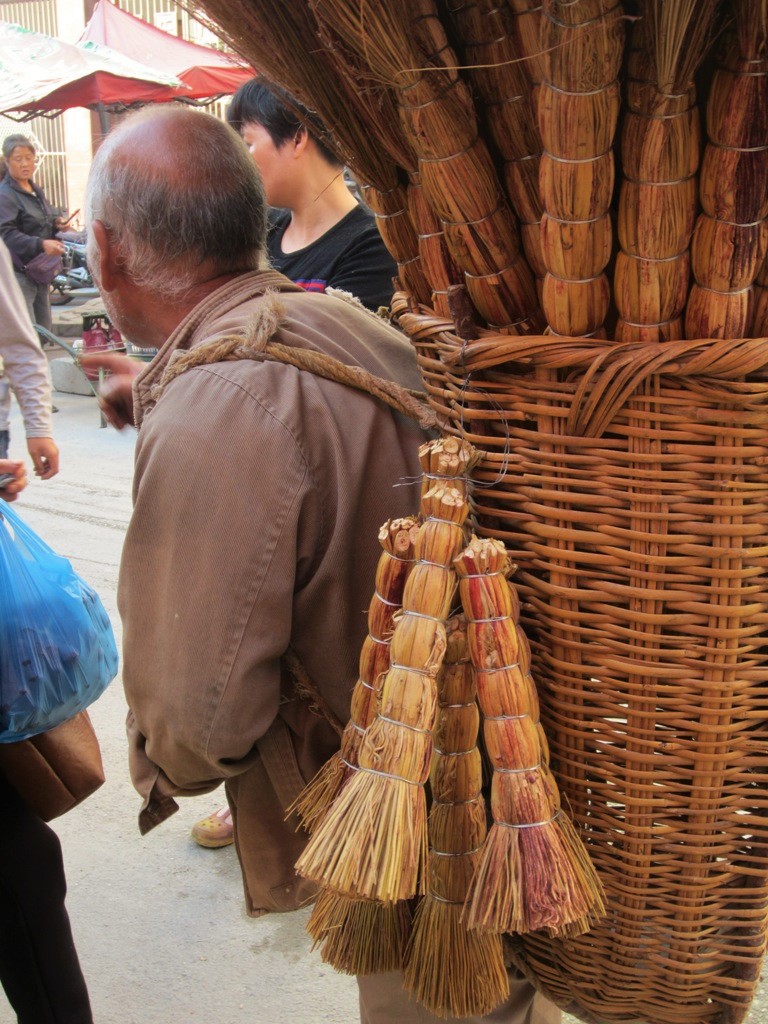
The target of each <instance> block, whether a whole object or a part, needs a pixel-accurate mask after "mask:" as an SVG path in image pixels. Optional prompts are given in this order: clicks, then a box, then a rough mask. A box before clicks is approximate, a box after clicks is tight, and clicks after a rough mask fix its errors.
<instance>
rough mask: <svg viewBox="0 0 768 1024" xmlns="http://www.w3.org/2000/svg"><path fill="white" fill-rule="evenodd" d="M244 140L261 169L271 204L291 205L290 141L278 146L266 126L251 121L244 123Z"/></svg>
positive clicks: (268, 201) (265, 189)
mask: <svg viewBox="0 0 768 1024" xmlns="http://www.w3.org/2000/svg"><path fill="white" fill-rule="evenodd" d="M242 134H243V141H244V142H245V144H246V146H247V147H248V152H249V153H250V154H251V156H252V157H253V162H254V163H255V164H256V166H257V167H258V169H259V174H261V180H262V182H263V183H264V192H265V193H266V196H267V203H268V204H269V205H270V206H280V207H289V206H290V205H291V204H290V202H289V201H288V199H289V196H288V195H287V194H286V193H287V186H288V184H289V181H290V178H289V175H290V171H291V160H290V157H291V149H292V147H291V146H290V145H289V144H288V143H284V144H283V145H282V146H276V145H275V144H274V142H273V141H272V138H271V137H270V134H269V132H268V131H267V129H266V128H264V127H262V125H260V124H255V123H254V122H249V123H247V124H244V125H243V130H242Z"/></svg>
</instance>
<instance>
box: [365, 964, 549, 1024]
mask: <svg viewBox="0 0 768 1024" xmlns="http://www.w3.org/2000/svg"><path fill="white" fill-rule="evenodd" d="M357 984H358V988H359V989H360V1024H392V1022H395V1021H396V1022H397V1024H445V1020H444V1019H443V1018H441V1017H435V1016H433V1015H432V1014H431V1013H429V1012H428V1011H427V1010H425V1009H424V1007H423V1006H420V1005H419V1004H418V1003H417V1002H415V1001H414V1000H413V998H412V997H411V996H410V995H409V994H408V993H407V992H406V991H405V990H404V989H403V976H402V975H401V974H399V973H393V974H372V975H367V976H365V977H363V976H360V975H358V978H357ZM509 985H510V994H509V999H508V1000H507V1002H506V1003H504V1005H503V1006H499V1007H498V1008H497V1009H495V1010H494V1011H493V1013H489V1014H488V1015H487V1016H485V1017H461V1018H458V1017H451V1018H450V1019H451V1024H481V1022H483V1024H491V1022H495V1024H560V1021H561V1017H562V1015H561V1013H560V1010H558V1008H557V1007H556V1006H555V1004H554V1003H551V1002H550V1001H549V1000H548V999H545V998H544V996H543V995H541V993H540V992H537V991H536V990H535V989H534V987H533V986H532V985H531V984H529V982H527V981H526V980H525V979H524V978H522V977H521V976H520V975H519V974H517V973H516V972H515V971H514V970H513V971H510V975H509Z"/></svg>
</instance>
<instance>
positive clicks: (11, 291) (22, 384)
mask: <svg viewBox="0 0 768 1024" xmlns="http://www.w3.org/2000/svg"><path fill="white" fill-rule="evenodd" d="M0 296H2V299H1V300H0V303H1V304H0V360H2V363H1V364H0V365H2V371H0V430H7V429H8V423H9V419H10V412H11V394H10V392H11V389H13V393H14V394H15V395H16V400H17V401H18V403H19V407H20V408H21V415H22V417H23V419H24V431H25V433H26V435H27V437H53V425H52V421H51V378H50V373H49V370H48V360H47V359H46V357H45V354H44V353H43V350H42V349H41V347H40V342H39V341H38V339H37V334H36V333H35V330H34V328H33V326H32V322H31V321H30V319H29V313H28V312H27V305H26V303H25V301H24V296H23V295H22V294H21V289H20V288H19V285H18V282H17V280H16V275H15V274H14V272H13V264H12V263H11V257H10V254H9V252H8V248H7V247H6V245H5V243H3V242H1V241H0Z"/></svg>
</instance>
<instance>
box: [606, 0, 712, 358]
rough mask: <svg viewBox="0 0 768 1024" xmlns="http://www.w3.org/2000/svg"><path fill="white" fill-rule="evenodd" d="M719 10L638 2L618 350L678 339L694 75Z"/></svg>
mask: <svg viewBox="0 0 768 1024" xmlns="http://www.w3.org/2000/svg"><path fill="white" fill-rule="evenodd" d="M716 7H717V0H680V2H678V3H675V4H669V3H667V2H666V0H641V5H640V9H641V15H642V16H641V18H640V20H639V21H638V22H637V26H636V28H635V32H634V33H633V49H632V52H631V53H630V55H629V61H628V73H629V82H628V87H627V111H626V114H625V118H624V127H623V132H622V140H621V152H622V164H623V168H624V178H623V181H622V184H621V191H620V194H619V215H618V237H619V243H620V245H621V250H622V252H621V254H620V255H619V256H618V257H617V260H616V271H615V282H614V285H615V286H614V296H615V300H616V306H617V309H618V312H619V320H618V323H617V326H616V333H615V337H616V339H617V340H618V341H642V342H649V341H664V340H669V339H672V338H679V337H681V336H682V329H683V327H682V314H683V310H684V307H685V298H686V295H687V292H688V278H689V274H690V258H689V254H688V248H689V245H690V241H691V235H692V233H693V227H694V220H695V216H696V207H697V184H696V173H697V170H698V165H699V153H700V139H699V133H700V125H699V113H698V110H697V108H696V89H695V85H694V84H693V76H694V73H695V71H696V69H697V67H698V65H699V64H700V62H701V60H702V58H703V56H704V54H705V52H706V48H707V45H708V42H709V36H710V30H711V25H712V20H713V18H714V13H715V9H716Z"/></svg>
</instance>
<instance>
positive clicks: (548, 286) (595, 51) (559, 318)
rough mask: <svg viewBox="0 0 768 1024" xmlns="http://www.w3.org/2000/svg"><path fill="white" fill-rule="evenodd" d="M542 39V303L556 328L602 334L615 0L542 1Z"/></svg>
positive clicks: (617, 44)
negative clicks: (545, 270) (543, 67)
mask: <svg viewBox="0 0 768 1024" xmlns="http://www.w3.org/2000/svg"><path fill="white" fill-rule="evenodd" d="M541 39H542V48H543V49H544V50H545V52H546V58H545V68H546V72H545V79H544V82H543V83H542V86H541V90H540V93H539V104H538V112H539V129H540V131H541V137H542V143H543V147H544V153H543V155H542V158H541V172H540V188H541V194H542V198H543V201H544V211H545V213H544V217H543V218H542V221H541V241H542V251H543V255H544V262H545V264H546V267H547V275H546V277H545V278H544V287H543V292H542V305H543V307H544V313H545V315H546V318H547V323H548V324H549V328H550V331H551V332H552V333H554V334H561V335H573V336H576V335H598V336H600V337H604V334H603V330H602V329H603V324H604V322H605V318H606V316H607V314H608V309H609V305H610V285H609V283H608V278H607V276H606V274H605V273H604V270H605V267H606V266H607V264H608V261H609V259H610V256H611V241H612V229H611V216H610V213H609V207H610V204H611V197H612V195H613V183H614V166H613V150H612V145H613V135H614V132H615V130H616V123H617V119H618V116H619V105H620V90H619V82H618V77H617V76H618V73H619V69H620V67H621V60H622V55H623V42H624V23H623V15H622V10H621V7H620V6H619V5H618V2H617V0H576V2H573V0H545V2H544V21H543V31H542V37H541Z"/></svg>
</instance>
